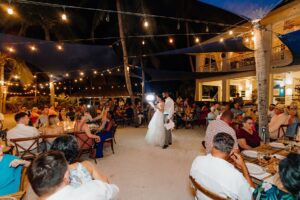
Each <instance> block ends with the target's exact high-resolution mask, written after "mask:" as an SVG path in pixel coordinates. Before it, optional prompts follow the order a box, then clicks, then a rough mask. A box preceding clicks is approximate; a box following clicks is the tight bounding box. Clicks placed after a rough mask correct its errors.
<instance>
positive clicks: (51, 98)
mask: <svg viewBox="0 0 300 200" xmlns="http://www.w3.org/2000/svg"><path fill="white" fill-rule="evenodd" d="M49 87H50V105H51V106H55V105H54V102H55V88H54V82H53V79H52V78H51V77H50V78H49Z"/></svg>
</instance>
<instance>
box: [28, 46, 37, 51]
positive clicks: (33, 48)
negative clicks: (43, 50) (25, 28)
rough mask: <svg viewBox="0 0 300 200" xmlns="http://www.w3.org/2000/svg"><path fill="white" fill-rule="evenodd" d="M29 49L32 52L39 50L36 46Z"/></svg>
mask: <svg viewBox="0 0 300 200" xmlns="http://www.w3.org/2000/svg"><path fill="white" fill-rule="evenodd" d="M29 48H30V50H31V51H36V50H37V48H36V47H35V46H34V45H31V46H30V47H29Z"/></svg>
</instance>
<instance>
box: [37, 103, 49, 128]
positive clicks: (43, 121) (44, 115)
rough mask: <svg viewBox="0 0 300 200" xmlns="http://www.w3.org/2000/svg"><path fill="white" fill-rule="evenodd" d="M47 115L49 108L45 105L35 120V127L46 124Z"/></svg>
mask: <svg viewBox="0 0 300 200" xmlns="http://www.w3.org/2000/svg"><path fill="white" fill-rule="evenodd" d="M48 115H49V109H48V108H47V107H45V108H44V109H43V111H42V114H41V115H40V116H39V119H38V121H37V123H38V124H37V127H38V128H39V127H43V126H46V125H47V124H48Z"/></svg>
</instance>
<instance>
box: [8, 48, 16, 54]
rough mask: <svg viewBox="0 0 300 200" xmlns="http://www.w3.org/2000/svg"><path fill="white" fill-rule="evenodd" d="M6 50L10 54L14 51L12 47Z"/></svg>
mask: <svg viewBox="0 0 300 200" xmlns="http://www.w3.org/2000/svg"><path fill="white" fill-rule="evenodd" d="M7 50H8V51H9V52H10V53H14V52H15V51H16V50H15V49H14V48H13V47H8V48H7Z"/></svg>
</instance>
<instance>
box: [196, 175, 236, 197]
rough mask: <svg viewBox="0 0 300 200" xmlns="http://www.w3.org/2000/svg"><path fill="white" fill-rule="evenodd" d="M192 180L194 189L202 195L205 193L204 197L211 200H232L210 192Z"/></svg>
mask: <svg viewBox="0 0 300 200" xmlns="http://www.w3.org/2000/svg"><path fill="white" fill-rule="evenodd" d="M190 180H191V182H192V184H193V186H194V188H195V189H196V190H199V191H200V192H201V193H203V194H204V195H206V196H207V197H209V198H211V199H214V200H228V199H230V198H227V197H226V198H225V197H221V196H219V195H217V194H215V193H213V192H211V191H209V190H208V189H206V188H204V187H203V186H202V185H200V184H199V183H197V182H196V180H195V179H194V178H193V177H192V176H190Z"/></svg>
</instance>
